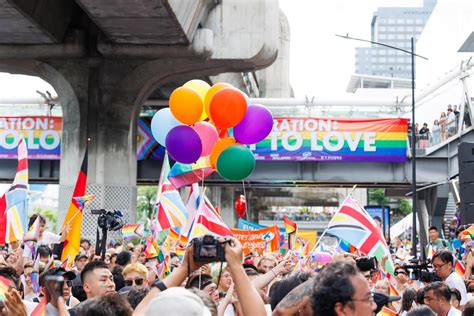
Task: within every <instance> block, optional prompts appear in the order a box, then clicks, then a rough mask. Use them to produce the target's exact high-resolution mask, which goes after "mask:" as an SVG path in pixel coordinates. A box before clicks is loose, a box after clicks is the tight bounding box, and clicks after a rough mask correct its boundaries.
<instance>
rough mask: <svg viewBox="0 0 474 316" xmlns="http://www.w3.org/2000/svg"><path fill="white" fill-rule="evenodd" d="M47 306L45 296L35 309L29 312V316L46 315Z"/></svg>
mask: <svg viewBox="0 0 474 316" xmlns="http://www.w3.org/2000/svg"><path fill="white" fill-rule="evenodd" d="M47 304H48V299H47V297H46V295H45V296H43V298H42V299H41V301H40V302H39V304H38V305H36V307H35V309H34V310H33V311H32V312H31V314H30V316H43V315H46V305H47Z"/></svg>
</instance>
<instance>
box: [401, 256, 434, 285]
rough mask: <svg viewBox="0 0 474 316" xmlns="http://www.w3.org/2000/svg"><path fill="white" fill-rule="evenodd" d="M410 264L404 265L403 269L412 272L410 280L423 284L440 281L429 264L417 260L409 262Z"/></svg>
mask: <svg viewBox="0 0 474 316" xmlns="http://www.w3.org/2000/svg"><path fill="white" fill-rule="evenodd" d="M410 263H412V264H405V265H403V268H405V269H409V270H412V279H413V280H419V281H421V282H425V283H431V282H436V281H442V280H441V278H440V277H439V276H438V275H437V274H436V273H435V272H434V271H430V270H429V269H432V268H433V267H432V266H431V264H430V262H422V261H420V260H419V259H412V260H410Z"/></svg>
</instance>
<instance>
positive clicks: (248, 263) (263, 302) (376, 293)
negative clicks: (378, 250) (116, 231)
mask: <svg viewBox="0 0 474 316" xmlns="http://www.w3.org/2000/svg"><path fill="white" fill-rule="evenodd" d="M36 217H37V215H34V217H33V218H32V220H31V221H30V223H32V222H34V220H35V219H36ZM40 220H41V221H40V222H41V229H40V240H39V242H38V243H39V246H38V249H37V253H38V255H37V258H38V261H37V262H33V261H32V258H31V257H29V256H24V249H22V247H21V246H20V245H17V246H18V247H17V248H16V249H13V248H12V247H11V245H9V247H4V248H3V249H2V252H1V256H0V258H1V259H0V260H2V259H3V260H2V261H1V262H0V283H3V284H5V283H7V289H4V290H5V291H4V294H3V296H4V299H3V300H2V303H3V307H2V310H1V313H2V315H8V316H20V315H21V316H24V315H35V316H36V315H58V316H66V315H79V316H83V315H110V316H112V315H119V316H121V315H124V316H125V315H136V316H141V315H144V316H151V315H166V316H171V315H213V316H216V315H219V316H221V315H222V316H232V315H239V316H240V315H252V316H253V315H308V316H309V315H324V316H330V315H376V313H380V314H379V315H404V316H405V315H438V316H446V315H448V316H453V315H474V299H473V297H472V293H473V292H474V283H473V282H474V281H471V275H472V270H473V269H472V268H473V264H474V256H473V253H472V252H471V249H472V251H474V248H473V246H474V242H473V241H472V240H471V236H470V234H465V233H464V232H463V233H460V234H458V235H457V237H456V238H455V239H453V240H450V241H448V240H443V239H441V238H440V237H439V233H438V229H437V228H436V227H430V229H429V237H430V242H429V245H427V249H426V253H427V256H428V260H427V261H426V262H419V261H416V262H415V261H413V260H411V261H410V259H411V258H413V256H410V253H409V251H410V248H411V247H410V245H409V244H408V243H407V241H406V240H401V239H398V238H394V242H393V244H392V245H391V248H390V249H391V258H389V257H388V256H385V257H384V258H383V259H382V260H381V262H378V261H377V260H376V258H375V257H368V256H364V255H363V254H361V253H358V252H357V251H355V252H344V251H340V249H339V250H338V249H333V250H332V251H330V250H326V251H329V252H330V253H331V257H332V259H331V260H330V262H320V261H318V260H313V259H314V258H312V257H311V256H309V257H302V256H301V253H300V252H299V251H298V250H289V251H287V253H285V254H284V253H281V252H279V253H260V254H252V253H250V254H247V255H245V256H244V254H243V248H242V245H241V244H240V242H239V241H238V240H237V239H235V238H233V237H219V238H217V237H212V238H210V240H211V241H215V244H212V243H211V244H209V243H204V244H203V243H202V242H191V243H190V244H189V245H188V246H187V247H186V248H185V251H184V254H183V255H182V256H180V255H179V254H177V253H174V252H171V253H170V254H169V257H170V258H169V262H168V264H169V270H170V273H169V274H162V273H161V272H158V271H157V268H158V267H159V266H160V265H159V260H160V259H159V258H158V255H157V254H155V255H150V254H149V253H147V251H146V249H145V245H144V244H141V243H138V244H132V243H129V244H122V243H120V242H114V241H112V242H109V243H108V246H107V250H106V253H105V256H103V257H102V256H99V255H97V254H96V249H95V246H94V245H92V244H91V242H90V241H88V240H82V241H81V248H80V252H79V254H77V256H76V257H75V258H74V260H73V264H72V266H66V265H64V263H61V262H60V261H59V260H57V259H58V258H55V257H54V250H53V249H54V248H55V244H58V243H60V242H61V240H62V238H61V236H60V235H55V234H52V233H49V232H45V231H44V225H45V223H46V221H45V220H44V219H43V218H41V217H40ZM178 242H179V241H178ZM213 247H215V248H213ZM217 248H219V249H222V251H223V253H222V256H221V255H219V253H220V250H216V249H217ZM390 259H391V260H393V262H394V270H393V271H392V274H390V272H389V271H387V268H386V267H387V265H386V262H387V260H390ZM458 263H462V264H463V265H464V266H465V271H463V272H462V273H461V274H460V273H459V271H457V269H456V266H457V265H458ZM37 276H39V277H37ZM1 289H2V285H0V292H1ZM0 296H1V295H0ZM39 306H42V308H44V310H43V312H41V313H38V310H39Z"/></svg>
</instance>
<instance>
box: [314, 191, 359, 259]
mask: <svg viewBox="0 0 474 316" xmlns="http://www.w3.org/2000/svg"><path fill="white" fill-rule="evenodd" d="M356 188H357V184H354V186H353V187H352V189H351V191H350V192H349V194H347V196H346V198H345V199H344V201H343V202H342V204H341V205H344V203H345V202H346V200H347V198H348V197H350V196H351V194H352V193H353V192H354V190H355V189H356ZM338 211H339V209H338ZM336 213H337V212H336ZM331 220H332V218H331ZM329 222H331V221H329ZM328 227H329V225H328ZM326 231H327V228H326V229H325V230H324V231H323V234H322V235H321V237H319V238H318V241H317V242H316V244H315V245H314V247H313V249H311V252H310V254H312V253H313V252H314V251H315V250H316V249H317V248H318V246H319V243H320V242H321V239H323V237H324V236H325V235H326Z"/></svg>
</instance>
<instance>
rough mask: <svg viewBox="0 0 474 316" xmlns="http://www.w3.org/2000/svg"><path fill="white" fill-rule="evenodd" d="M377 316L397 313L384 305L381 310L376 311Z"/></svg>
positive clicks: (395, 314) (389, 315) (393, 315)
mask: <svg viewBox="0 0 474 316" xmlns="http://www.w3.org/2000/svg"><path fill="white" fill-rule="evenodd" d="M377 316H397V313H396V312H395V311H392V310H391V309H390V308H388V307H385V306H384V307H383V308H382V310H381V311H380V312H378V313H377Z"/></svg>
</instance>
